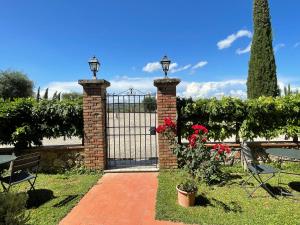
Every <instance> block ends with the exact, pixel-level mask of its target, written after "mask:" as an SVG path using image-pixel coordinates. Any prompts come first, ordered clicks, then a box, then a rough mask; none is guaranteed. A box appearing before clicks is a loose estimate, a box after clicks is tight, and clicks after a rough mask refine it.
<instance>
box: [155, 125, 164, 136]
mask: <svg viewBox="0 0 300 225" xmlns="http://www.w3.org/2000/svg"><path fill="white" fill-rule="evenodd" d="M165 130H166V126H165V125H160V126H158V127H157V128H156V132H157V133H159V134H160V133H163V132H165Z"/></svg>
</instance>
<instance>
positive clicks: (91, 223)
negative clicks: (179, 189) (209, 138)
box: [59, 173, 179, 225]
mask: <svg viewBox="0 0 300 225" xmlns="http://www.w3.org/2000/svg"><path fill="white" fill-rule="evenodd" d="M157 175H158V173H119V174H113V173H111V174H105V175H104V176H103V177H102V178H101V179H100V180H99V181H98V183H97V184H96V185H95V186H94V187H93V188H92V189H91V190H90V191H89V192H88V193H87V194H86V195H85V196H84V197H83V198H82V199H81V201H80V202H79V203H78V205H77V206H76V207H74V208H73V210H72V211H71V212H70V213H69V214H68V215H67V216H66V217H65V218H64V219H63V220H62V221H61V222H60V224H59V225H179V223H172V222H167V221H156V220H155V219H154V217H155V199H156V191H157V186H158V182H157Z"/></svg>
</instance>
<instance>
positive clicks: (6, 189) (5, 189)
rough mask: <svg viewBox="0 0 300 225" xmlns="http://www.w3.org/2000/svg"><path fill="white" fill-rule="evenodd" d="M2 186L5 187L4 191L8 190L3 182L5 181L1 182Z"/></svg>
mask: <svg viewBox="0 0 300 225" xmlns="http://www.w3.org/2000/svg"><path fill="white" fill-rule="evenodd" d="M1 186H2V187H3V190H4V192H8V190H7V188H6V187H5V185H4V184H3V182H1Z"/></svg>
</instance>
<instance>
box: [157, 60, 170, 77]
mask: <svg viewBox="0 0 300 225" xmlns="http://www.w3.org/2000/svg"><path fill="white" fill-rule="evenodd" d="M160 64H161V66H162V69H163V71H164V73H165V78H168V72H169V68H170V64H171V60H170V59H168V57H167V56H166V55H165V56H164V57H163V58H162V60H161V61H160Z"/></svg>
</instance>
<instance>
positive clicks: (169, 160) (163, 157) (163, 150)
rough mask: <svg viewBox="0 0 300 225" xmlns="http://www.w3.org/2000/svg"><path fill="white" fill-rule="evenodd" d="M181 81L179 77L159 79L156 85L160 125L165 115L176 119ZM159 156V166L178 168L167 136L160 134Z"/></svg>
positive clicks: (155, 81)
mask: <svg viewBox="0 0 300 225" xmlns="http://www.w3.org/2000/svg"><path fill="white" fill-rule="evenodd" d="M179 83H180V80H179V79H170V78H165V79H157V80H154V86H155V87H157V121H158V125H161V124H163V123H164V118H165V117H170V118H171V119H172V120H173V121H176V119H177V118H176V86H177V85H178V84H179ZM157 141H158V156H159V168H161V169H171V168H177V158H176V156H175V155H174V154H173V153H172V151H171V150H170V146H169V143H168V141H167V140H166V138H164V137H163V136H162V135H161V134H158V138H157Z"/></svg>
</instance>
